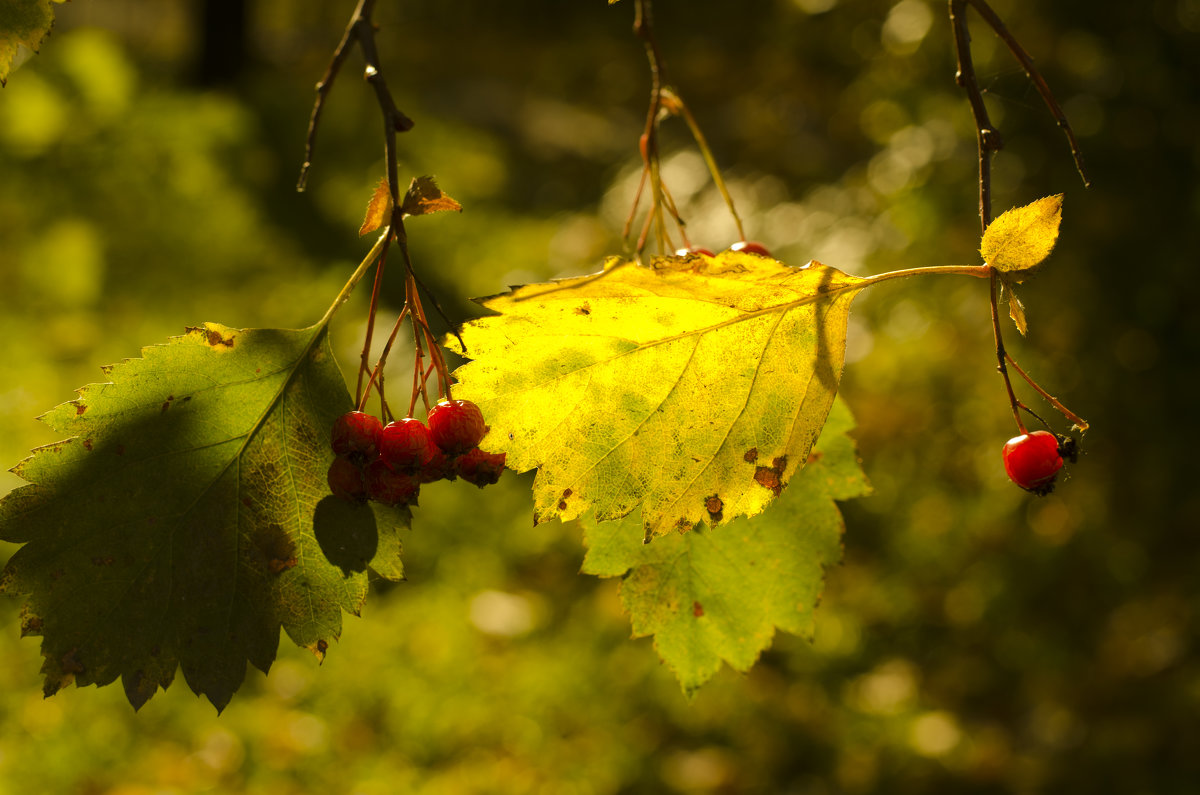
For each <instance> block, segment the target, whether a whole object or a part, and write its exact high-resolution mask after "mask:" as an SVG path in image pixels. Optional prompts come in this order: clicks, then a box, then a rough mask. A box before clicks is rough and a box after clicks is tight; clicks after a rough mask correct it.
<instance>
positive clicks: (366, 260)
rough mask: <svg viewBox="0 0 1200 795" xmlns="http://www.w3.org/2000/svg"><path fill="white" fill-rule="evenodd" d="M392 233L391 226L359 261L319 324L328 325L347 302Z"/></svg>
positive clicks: (317, 323)
mask: <svg viewBox="0 0 1200 795" xmlns="http://www.w3.org/2000/svg"><path fill="white" fill-rule="evenodd" d="M391 233H392V230H391V228H388V229H387V230H385V231H384V233H383V234H382V235H380V236H379V239H378V240H376V241H375V245H373V246H371V250H370V251H368V252H367V256H365V257H363V261H362V262H360V263H358V267H357V268H355V269H354V273H352V274H350V278H349V279H347V280H346V283H345V284H344V285H343V286H342V289H341V291H339V292H338V294H337V297H336V298H334V299H333V303H332V304H330V305H329V308H328V309H326V310H325V314H324V315H323V316H322V317H321V319H320V320H318V321H317V322H316V325H317V326H326V325H328V324H329V321H330V320H331V319H332V318H333V316H334V314H336V313H337V311H338V310H339V309H341V307H342V304H344V303H346V301H347V300H349V298H350V293H352V292H354V288H355V286H357V285H358V283H359V282H360V281H362V277H363V276H364V275H365V274H366V272H367V269H368V268H370V267H371V265H372V264H373V263H374V262H375V260H376V259H377V258H378V257H379V255H380V254H381V253H382V252H383V247H384V246H385V245H386V244H387V239H388V235H390V234H391Z"/></svg>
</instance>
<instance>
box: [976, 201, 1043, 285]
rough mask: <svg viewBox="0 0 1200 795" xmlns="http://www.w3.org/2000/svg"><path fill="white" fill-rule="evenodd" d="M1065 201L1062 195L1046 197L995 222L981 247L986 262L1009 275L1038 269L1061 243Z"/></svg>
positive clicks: (985, 234)
mask: <svg viewBox="0 0 1200 795" xmlns="http://www.w3.org/2000/svg"><path fill="white" fill-rule="evenodd" d="M1062 202H1063V197H1062V194H1061V193H1059V194H1056V195H1054V196H1047V197H1046V198H1044V199H1038V200H1037V201H1035V202H1033V203H1032V204H1027V205H1025V206H1024V207H1017V208H1015V209H1012V210H1009V211H1008V212H1006V213H1004V214H1002V215H1001V216H1000V217H999V218H997V219H996V220H994V221H992V223H991V224H989V225H988V228H987V231H986V232H984V233H983V240H982V241H981V242H980V246H979V253H980V254H982V255H983V260H984V262H986V263H988V264H989V265H991V266H992V267H993V268H995V269H996V270H999V271H1004V272H1006V273H1019V272H1021V271H1027V270H1030V269H1031V268H1034V267H1036V266H1037V265H1038V264H1039V263H1040V262H1041V261H1042V260H1044V259H1045V258H1046V257H1048V256H1050V252H1051V251H1052V250H1053V249H1054V244H1055V242H1056V241H1057V240H1058V226H1059V224H1060V223H1061V222H1062Z"/></svg>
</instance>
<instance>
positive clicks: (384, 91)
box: [296, 0, 413, 204]
mask: <svg viewBox="0 0 1200 795" xmlns="http://www.w3.org/2000/svg"><path fill="white" fill-rule="evenodd" d="M374 8H375V0H358V5H357V6H356V7H355V9H354V13H353V14H351V15H350V22H349V24H347V25H346V32H345V33H343V34H342V40H341V42H339V43H338V46H337V49H335V50H334V51H333V57H332V58H331V59H330V61H329V67H328V68H327V69H326V70H325V75H324V76H323V77H322V78H321V82H319V83H317V99H316V102H315V103H314V104H313V111H312V116H311V118H310V119H309V121H308V135H307V136H306V138H305V143H304V165H303V166H301V167H300V179H299V180H298V181H297V182H296V190H298V191H303V190H304V188H305V187H306V186H307V184H308V170H309V168H311V167H312V158H313V150H314V148H315V147H316V143H317V127H318V125H319V124H320V122H321V111H322V110H324V108H325V100H326V99H327V98H328V96H329V92H330V90H331V89H332V88H333V81H334V80H335V79H336V78H337V76H338V72H339V71H340V70H341V68H342V63H343V62H344V61H345V60H346V55H347V54H348V53H349V52H350V46H351V44H353V43H355V42H357V43H358V46H359V49H361V50H362V53H363V58H364V60H365V61H366V69H365V70H364V77H365V79H366V81H367V82H368V83H370V84H371V87H372V88H373V89H375V96H376V98H377V99H378V101H379V108H380V111H382V113H383V125H384V154H385V155H386V157H387V163H388V187H389V190H390V191H391V194H392V201H393V202H394V203H396V204H399V201H398V199H399V194H398V193H397V191H398V188H397V186H396V181H397V175H396V133H397V132H407V131H408V130H411V129H412V126H413V121H412V119H410V118H408V116H405V115H404V113H403V112H402V111H401V110H400V109H399V108H397V107H396V102H395V100H393V99H392V95H391V92H390V91H389V90H388V87H387V83H386V82H385V81H384V79H383V72H382V71H381V70H380V68H379V51H378V50H377V49H376V47H375V26H374V24H372V22H371V13H372V11H374Z"/></svg>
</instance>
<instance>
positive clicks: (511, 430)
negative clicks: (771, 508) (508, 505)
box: [451, 252, 864, 537]
mask: <svg viewBox="0 0 1200 795" xmlns="http://www.w3.org/2000/svg"><path fill="white" fill-rule="evenodd" d="M863 283H864V282H863V280H862V279H858V278H856V277H853V276H848V275H846V274H844V273H842V272H841V271H838V270H835V269H833V268H830V267H827V266H825V265H821V264H820V263H816V262H812V263H809V264H808V265H806V266H804V267H802V268H793V267H789V266H787V265H783V264H782V263H779V262H776V261H775V260H773V259H770V258H767V257H759V256H755V255H752V254H741V253H734V252H726V253H724V254H722V255H720V256H717V257H705V256H696V255H694V256H689V257H686V258H679V257H665V258H660V259H656V260H655V261H654V262H653V263H652V266H651V267H643V266H640V265H637V264H635V263H633V262H626V261H622V260H620V259H617V258H614V259H612V260H610V261H609V263H608V265H607V267H606V268H605V270H604V271H603V272H602V273H600V274H596V275H593V276H587V277H581V278H576V279H567V280H564V281H560V282H554V283H551V284H535V285H528V286H525V287H519V288H516V289H514V290H513V291H512V292H509V293H505V294H502V295H499V296H495V297H492V298H488V299H484V300H482V301H481V303H482V304H483V305H484V306H485V307H487V308H488V309H491V310H493V311H495V312H498V313H500V314H498V315H496V316H493V317H485V318H480V319H478V320H475V321H472V322H471V323H469V324H467V325H466V327H465V328H464V329H463V332H462V338H463V341H464V343H465V345H466V351H467V353H468V355H469V356H470V357H471V358H472V359H473V361H471V362H470V363H468V364H466V365H464V366H463V367H462V368H460V369H459V370H458V371H457V373H456V375H457V377H458V379H459V381H460V383H459V385H458V386H456V387H455V391H454V394H455V396H456V397H460V398H466V399H469V400H472V401H474V402H475V403H477V404H478V405H479V406H480V408H481V409H482V410H483V414H484V416H485V417H486V418H487V420H488V422H489V423H490V426H491V432H490V433H489V435H488V436H487V437H486V439H485V440H484V442H483V443H482V446H483V447H484V448H485V449H487V450H490V451H504V452H505V453H506V454H507V456H508V465H509V466H510V467H512V468H513V469H515V470H517V471H524V470H528V469H532V468H534V467H537V469H538V474H537V478H536V480H535V481H534V510H535V514H534V519H535V521H545V520H547V519H552V518H558V519H564V520H566V519H572V518H575V517H578V516H580V515H582V514H584V513H586V512H589V511H594V513H595V516H596V518H597V519H599V520H601V521H606V520H612V519H619V518H621V517H624V516H626V515H628V514H629V513H631V512H633V511H635V510H637V509H639V508H640V509H641V515H642V519H643V529H644V532H645V534H646V536H647V537H649V536H650V535H655V534H659V535H661V534H663V533H666V532H669V531H670V530H672V529H676V528H677V529H681V530H687V529H690V528H691V527H692V526H693V525H695V524H696V523H697V522H700V521H708V522H710V523H711V522H713V521H715V519H714V517H713V514H711V513H710V511H709V510H708V503H709V501H710V500H711V498H713V497H716V498H719V499H720V501H721V503H722V506H723V508H722V510H721V512H720V513H721V517H722V519H724V520H729V519H732V518H734V517H736V516H751V515H754V514H756V513H759V512H761V511H762V510H763V509H764V508H766V506H767V505H768V503H770V502H771V500H773V499H774V498H775V497H776V496H778V495H779V493H780V492H781V490H782V489H783V487H784V486H785V485H786V484H787V482H788V480H790V479H791V477H792V475H793V474H794V473H795V472H796V471H797V470H798V469H799V468H800V467H801V466H802V465H803V464H804V462H805V460H806V459H807V458H808V453H809V450H810V449H811V447H812V444H813V442H814V441H815V440H816V438H817V436H818V435H819V434H820V431H821V427H822V426H823V425H824V424H825V417H826V414H827V413H828V412H829V407H830V404H831V403H832V402H833V397H834V395H835V394H836V392H837V387H838V381H839V379H840V378H841V373H842V364H843V360H844V354H845V339H846V319H847V315H848V312H849V307H850V302H851V300H852V299H853V297H854V296H855V295H856V294H857V292H858V290H859V289H861V287H862V285H863ZM451 344H452V342H451Z"/></svg>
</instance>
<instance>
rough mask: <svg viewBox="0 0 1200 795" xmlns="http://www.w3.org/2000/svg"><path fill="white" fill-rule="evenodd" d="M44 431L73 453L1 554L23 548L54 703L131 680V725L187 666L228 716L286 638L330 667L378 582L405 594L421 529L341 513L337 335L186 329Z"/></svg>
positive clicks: (16, 513) (395, 519)
mask: <svg viewBox="0 0 1200 795" xmlns="http://www.w3.org/2000/svg"><path fill="white" fill-rule="evenodd" d="M106 372H107V375H108V377H109V378H110V382H109V383H103V384H92V385H89V386H86V387H84V388H83V389H81V390H80V396H79V398H78V399H77V400H74V401H71V402H70V403H64V404H62V405H60V406H58V407H57V408H55V409H54V410H52V411H50V412H49V413H48V414H46V415H45V416H44V417H43V420H44V421H45V422H46V423H47V424H48V425H50V427H52V428H53V429H54V430H56V431H58V432H60V433H63V434H65V435H67V436H69V437H70V438H67V439H65V440H64V441H61V442H58V443H56V444H52V445H49V446H46V447H42V448H39V449H38V450H35V451H34V455H33V456H31V457H30V458H28V459H26V460H25V461H23V462H22V463H21V464H19V465H18V466H17V467H16V468H14V470H13V471H14V472H16V473H17V474H18V475H20V476H21V477H23V478H24V479H25V480H27V481H29V483H30V485H28V486H24V487H21V488H19V489H17V490H16V491H14V492H12V493H11V494H10V495H8V497H6V498H5V499H4V500H3V501H2V502H0V538H3V539H4V540H6V541H13V542H17V543H23V544H24V546H23V547H21V548H20V549H19V550H18V551H17V552H16V554H14V555H13V557H12V559H11V560H10V561H9V563H8V566H7V567H6V568H5V569H4V572H3V574H2V575H0V592H3V593H7V594H25V595H26V603H25V605H24V609H23V614H22V632H23V633H24V634H28V635H40V636H42V639H43V640H42V654H43V656H44V657H45V664H44V666H43V669H42V670H43V673H44V674H45V691H46V694H47V695H50V694H52V693H54V692H56V691H57V690H58V689H59V688H61V687H62V686H63V685H65V684H68V683H69V682H70V681H72V680H74V681H75V682H76V683H77V684H79V685H81V686H82V685H88V684H96V685H104V684H108V683H111V682H113V681H114V680H116V679H117V677H120V678H121V679H122V682H123V684H124V687H125V693H126V695H127V696H128V698H129V701H130V703H132V704H133V705H134V707H135V708H136V707H140V706H141V705H142V704H143V703H145V702H146V701H147V700H148V699H149V698H150V697H151V696H152V695H154V693H155V692H156V690H157V689H158V688H159V687H162V688H166V687H167V686H168V685H169V684H170V683H171V681H172V679H173V677H174V674H175V671H176V668H177V667H178V668H181V669H182V671H183V674H184V677H185V679H186V680H187V682H188V684H189V685H190V686H191V688H192V689H193V690H194V691H195V692H196V693H197V694H202V695H204V696H206V697H207V698H208V699H209V700H210V701H211V702H212V703H213V705H214V706H216V707H217V709H218V710H219V709H222V708H223V707H224V706H225V705H226V704H227V703H228V702H229V699H230V697H231V696H232V694H233V692H234V691H235V690H236V689H237V688H238V686H239V685H240V684H241V682H242V679H243V677H244V675H245V670H246V663H247V661H248V662H250V663H252V664H254V665H255V666H256V667H258V668H259V669H261V670H263V671H264V672H265V671H266V670H267V669H268V668H269V667H270V665H271V663H272V661H273V660H274V658H275V653H276V649H277V647H278V644H279V629H280V627H281V626H282V628H283V629H284V631H286V632H287V634H288V636H289V637H290V638H291V639H292V640H293V641H295V642H296V643H297V644H298V645H300V646H304V647H306V648H309V649H311V650H312V651H313V652H314V653H315V654H317V655H318V657H321V656H323V655H324V653H325V650H326V648H327V647H328V645H329V642H330V641H332V640H334V639H336V638H337V637H338V636H339V634H340V633H341V623H342V611H343V610H345V611H349V612H351V613H356V612H357V611H358V609H359V606H360V605H361V604H362V602H363V600H364V598H365V596H366V591H367V567H368V566H370V567H372V568H373V569H374V570H375V571H377V572H378V573H379V574H381V575H382V576H385V577H388V578H392V579H398V578H400V577H402V571H401V568H400V561H399V541H398V539H397V536H396V532H397V530H398V528H400V527H401V526H405V525H407V523H408V518H409V515H408V512H407V511H403V512H399V511H373V510H372V509H371V508H367V507H365V506H363V507H357V506H351V505H347V504H344V503H341V502H340V501H338V500H336V499H335V498H333V497H332V496H331V495H329V489H328V487H327V485H326V483H325V475H326V470H327V469H328V466H329V464H330V462H331V461H332V457H333V454H332V452H331V451H330V448H329V443H328V433H329V428H330V426H331V425H332V423H333V420H334V419H335V418H336V417H337V416H338V415H340V414H341V413H344V412H345V411H348V410H349V409H350V408H351V406H350V403H351V401H350V397H349V395H348V394H347V393H346V387H345V382H344V381H343V379H342V376H341V373H340V371H339V370H338V367H337V363H336V362H335V361H334V358H333V354H332V351H331V350H330V347H329V340H328V334H327V332H326V328H325V326H324V325H320V326H314V327H312V328H308V329H302V330H298V331H292V330H281V329H251V330H245V331H239V330H236V329H231V328H227V327H225V326H220V325H216V324H211V323H210V324H206V325H205V326H204V327H203V328H193V329H189V330H188V333H187V334H185V335H184V336H181V337H175V338H172V339H171V340H170V341H169V342H168V343H167V344H165V345H157V346H152V347H149V348H145V349H144V350H143V351H142V358H139V359H129V360H126V361H124V362H122V363H120V364H117V365H114V366H112V367H111V368H108V369H107V371H106Z"/></svg>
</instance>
